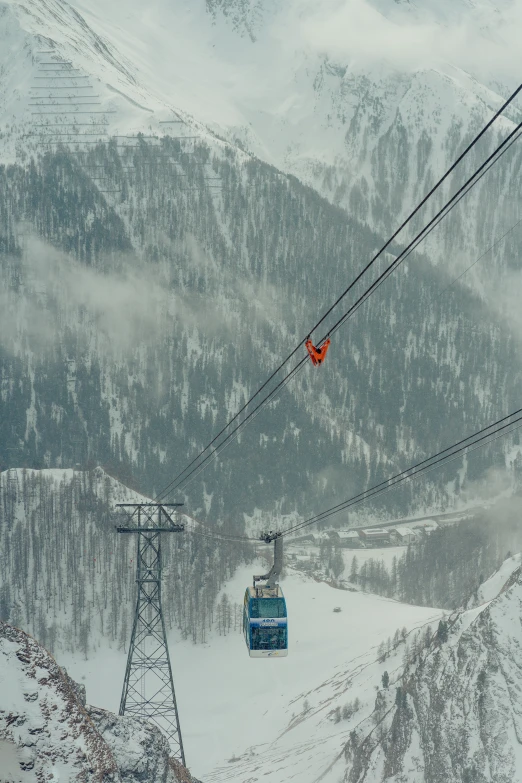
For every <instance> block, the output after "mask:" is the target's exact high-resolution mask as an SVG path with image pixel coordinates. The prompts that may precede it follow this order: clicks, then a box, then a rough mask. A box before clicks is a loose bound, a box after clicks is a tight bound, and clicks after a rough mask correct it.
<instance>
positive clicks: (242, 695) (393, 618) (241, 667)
mask: <svg viewBox="0 0 522 783" xmlns="http://www.w3.org/2000/svg"><path fill="white" fill-rule="evenodd" d="M255 570H256V565H255V564H254V565H253V566H252V567H251V568H248V569H246V568H244V569H241V570H240V571H238V573H237V574H236V575H235V576H234V578H233V579H232V580H231V581H230V582H229V583H228V584H227V585H226V586H225V587H224V588H223V589H224V591H226V592H227V594H228V595H230V596H231V597H232V598H233V599H234V600H238V601H239V600H241V597H242V594H243V592H244V589H245V586H246V585H247V584H249V583H250V582H251V578H252V573H253V572H255ZM283 590H284V592H285V596H286V599H287V604H288V612H289V634H290V652H289V656H288V658H285V659H281V660H278V661H262V660H259V661H258V660H257V659H250V658H249V657H248V654H247V652H246V649H245V644H244V640H243V638H242V636H241V635H240V633H239V632H235V633H233V634H232V635H229V636H219V635H218V634H216V633H213V634H212V636H210V637H209V642H208V643H207V644H205V645H197V646H194V645H192V644H191V643H190V642H188V641H182V640H180V639H179V637H178V636H177V635H176V634H171V636H170V639H169V645H170V654H171V658H172V661H173V667H174V678H175V687H176V696H177V700H178V705H179V710H180V717H181V729H182V735H183V742H184V746H185V753H186V758H187V763H188V766H189V768H190V769H191V771H192V772H193V773H194V774H195V775H197V777H199V778H201V779H202V780H204V781H210V780H214V779H216V780H218V779H219V780H223V781H224V780H227V781H230V783H232V781H236V780H237V781H238V782H239V781H240V780H241V781H242V780H243V778H242V777H241V774H242V773H241V772H240V770H242V769H243V767H242V765H239V764H238V765H236V764H234V763H230V764H229V763H228V761H229V759H231V758H233V757H235V756H237V755H238V754H243V753H244V749H245V747H252V748H253V747H254V746H255V747H257V748H259V746H263V745H264V744H265V743H272V742H273V741H274V738H275V737H277V736H278V735H280V734H284V732H285V730H286V728H287V726H288V724H289V722H292V720H293V718H294V717H295V716H296V715H299V714H300V713H302V711H303V705H304V702H305V700H308V701H309V702H310V705H311V709H312V710H313V712H314V714H317V715H318V716H319V719H321V721H322V723H321V726H322V728H321V735H320V736H321V742H323V740H324V742H325V743H326V744H325V746H324V748H323V751H322V752H321V754H319V755H318V756H317V759H316V760H315V761H314V767H313V769H314V770H321V769H323V768H324V764H325V763H326V761H327V760H329V757H330V755H331V753H332V752H333V749H335V748H336V747H337V746H338V743H339V731H338V730H337V729H336V730H335V731H334V730H332V725H331V722H330V721H329V720H328V719H327V718H326V716H327V714H328V712H329V711H330V710H331V709H333V707H334V706H335V704H336V703H337V702H336V701H335V699H336V698H337V699H338V700H340V702H341V703H343V702H344V701H347V700H348V699H353V698H354V697H355V695H357V694H354V695H352V693H351V691H350V690H349V689H348V685H347V683H348V681H349V680H350V679H351V678H353V677H354V674H355V673H356V672H363V671H364V669H365V667H366V665H368V664H369V663H371V662H372V661H374V660H375V658H376V648H377V646H378V645H379V643H380V642H381V641H385V640H386V639H387V637H389V636H393V634H394V632H395V631H396V630H397V629H401V628H402V627H403V626H407V627H408V628H413V627H417V626H421V625H423V624H425V623H427V622H429V621H436V620H438V618H439V617H440V616H441V611H440V610H436V609H429V608H426V607H415V606H408V605H403V604H399V603H397V602H395V601H391V600H388V599H385V598H380V597H378V596H374V595H370V594H362V593H351V592H344V591H341V590H335V589H333V588H331V587H329V586H328V585H326V584H324V583H316V582H314V581H313V580H309V579H306V578H303V577H302V576H300V575H297V574H295V573H293V572H291V571H290V572H289V575H288V577H287V578H286V579H285V580H284V582H283ZM337 606H339V607H341V609H342V611H341V612H334V611H333V609H334V607H337ZM62 661H63V663H64V664H65V666H66V667H67V669H68V671H70V673H71V675H72V676H73V677H74V678H75V679H77V680H78V681H81V682H83V683H85V685H86V688H87V696H88V700H89V701H90V702H93V703H95V704H98V705H100V706H102V707H105V708H106V709H110V710H115V709H116V708H117V705H118V701H119V698H120V695H121V686H122V683H123V674H124V668H125V655H124V654H123V653H122V652H116V651H114V650H108V649H106V648H105V649H103V647H102V648H101V649H99V650H98V651H97V653H96V654H95V656H94V657H92V658H90V659H89V660H87V661H85V660H81V659H80V658H79V657H78V656H71V655H67V656H64V657H62ZM377 680H378V675H377ZM375 684H376V680H375V675H374V676H373V680H372V679H371V678H370V679H369V680H368V681H366V678H364V677H363V678H362V680H361V685H360V689H359V690H358V691H357V693H360V697H362V695H363V693H364V692H365V691H367V690H369V692H373V686H374V685H375ZM300 733H301V729H298V730H295V731H293V732H292V733H291V734H290V735H289V737H288V742H289V744H287V745H286V746H284V747H286V748H287V750H288V749H289V748H292V749H293V750H295V748H294V746H293V742H294V741H295V738H296V737H297V736H299V735H300ZM344 733H346V732H344ZM271 747H272V745H271V744H269V748H271ZM293 750H292V752H293ZM258 752H261V750H259V749H258V750H256V751H255V753H258ZM271 752H272V751H268V756H267V757H270V753H271ZM247 756H248V754H247ZM292 758H293V759H294V760H293V761H292V760H291V759H290V757H289V760H288V767H287V768H286V769H287V771H288V770H289V769H290V768H291V767H292V766H295V757H294V756H292ZM308 763H311V760H310V758H307V759H304V760H303V763H302V764H301V765H300V766H299V770H300V771H301V777H300V778H297V779H300V780H301V783H309V781H310V782H311V781H312V780H313V779H314V778H313V777H312V773H311V772H310V773H307V772H305V770H306V769H307V766H308ZM321 765H323V766H321ZM218 768H224V771H221V772H219V773H218V772H213V773H212V775H213V776H211V775H210V773H211V772H212V771H213V770H214V771H215V770H216V769H218ZM296 769H297V767H296ZM269 770H271V777H267V781H272V780H273V781H274V783H282V781H284V780H286V778H285V777H284V776H283V773H282V772H281V771H280V767H279V766H278V765H277V766H272V765H271V764H270V763H269ZM278 770H279V771H278ZM267 771H268V770H267ZM286 774H287V772H285V775H286ZM288 774H289V773H288ZM216 775H217V777H215V776H216ZM288 779H291V778H288Z"/></svg>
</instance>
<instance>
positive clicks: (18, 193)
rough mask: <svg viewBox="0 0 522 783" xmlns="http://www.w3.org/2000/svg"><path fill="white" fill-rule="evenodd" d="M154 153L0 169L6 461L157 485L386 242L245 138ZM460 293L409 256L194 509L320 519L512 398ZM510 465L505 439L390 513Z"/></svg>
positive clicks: (483, 314)
mask: <svg viewBox="0 0 522 783" xmlns="http://www.w3.org/2000/svg"><path fill="white" fill-rule="evenodd" d="M154 144H157V145H158V146H153V142H148V141H147V140H146V139H143V138H139V139H137V140H135V145H136V146H133V147H132V148H131V149H127V148H124V147H122V146H121V144H120V143H118V142H117V140H113V141H112V142H111V143H110V144H108V145H105V144H99V145H94V146H93V147H92V148H91V150H90V151H89V152H77V153H72V152H68V151H66V150H61V151H57V152H56V153H54V154H46V155H44V156H43V157H41V158H39V159H38V160H31V161H29V162H28V163H27V165H24V166H21V165H18V166H9V167H3V168H1V169H0V236H1V247H2V265H1V275H2V311H1V315H0V319H1V326H2V329H1V343H0V378H1V395H0V422H1V424H0V426H1V427H2V431H1V437H0V462H1V464H2V466H3V467H4V468H5V467H9V466H24V465H26V466H29V467H38V468H40V467H60V466H63V467H67V466H70V465H71V464H73V463H79V464H80V465H81V466H82V467H83V466H86V465H95V464H104V465H108V466H111V469H112V470H113V471H117V473H118V475H120V476H124V477H126V478H127V479H129V477H132V480H133V481H134V483H135V484H136V485H137V486H139V487H140V488H141V489H142V490H144V491H146V492H147V493H148V494H151V495H152V494H153V493H154V492H156V491H158V490H159V489H161V488H162V487H163V486H164V485H165V484H166V483H167V482H168V481H169V480H170V479H171V478H172V477H173V475H175V474H176V473H177V472H178V471H179V469H181V468H182V467H183V466H184V465H185V464H186V462H187V461H188V460H189V459H190V458H192V456H193V455H194V454H195V453H196V451H197V450H198V449H199V448H200V447H202V446H203V445H204V444H205V443H206V442H207V441H208V440H209V439H210V437H211V436H212V435H213V434H214V433H215V432H216V431H218V430H219V429H220V427H221V426H222V425H223V423H224V422H225V421H226V420H227V418H228V417H229V416H230V415H231V414H233V413H235V412H236V411H237V410H238V408H239V407H240V406H241V405H242V404H243V402H244V401H245V400H246V399H247V397H248V396H249V395H250V394H251V393H252V392H253V391H254V390H255V389H256V388H257V387H258V385H259V384H260V383H261V382H262V381H263V380H264V379H265V378H266V377H267V375H268V374H269V372H270V371H271V370H272V369H273V368H274V366H276V365H277V363H278V362H279V360H280V359H281V358H282V357H284V356H286V355H287V353H288V352H289V351H290V350H291V349H292V348H293V346H294V345H295V344H296V342H297V340H300V339H302V338H303V337H304V336H305V335H306V333H307V330H308V329H309V328H310V325H312V324H313V323H314V322H315V320H316V319H317V317H318V316H319V315H320V314H322V312H324V310H325V309H326V307H327V306H328V305H329V304H330V303H331V302H332V301H333V300H334V299H335V298H336V296H337V295H338V294H339V292H340V291H341V290H343V289H344V288H345V287H346V285H347V284H348V283H349V282H350V280H351V279H352V278H353V276H354V273H355V272H356V271H358V270H359V269H360V268H361V267H362V265H363V264H364V263H365V262H366V261H367V260H368V258H369V257H370V254H371V253H372V252H373V251H375V249H376V248H377V247H379V245H380V243H381V239H380V238H379V237H377V236H376V235H374V234H373V233H372V232H370V231H369V230H368V229H367V228H364V227H363V226H362V225H361V224H358V223H356V222H355V221H354V220H352V219H351V218H350V217H348V216H347V215H346V213H345V212H343V211H342V210H340V209H337V208H335V207H333V206H331V205H330V204H328V203H327V202H326V201H324V200H323V199H321V198H320V197H319V196H318V195H317V194H316V193H314V192H313V191H312V190H310V189H308V188H306V187H304V186H302V185H301V184H300V183H299V182H298V181H296V180H295V179H293V178H291V177H286V176H284V175H282V174H280V173H278V172H277V171H276V170H275V169H272V168H270V167H269V166H267V165H265V164H263V163H260V162H259V161H256V160H255V159H251V158H248V157H246V156H244V155H242V154H240V153H238V152H235V151H234V150H232V149H231V148H229V147H226V146H223V147H216V148H214V149H210V148H208V147H206V146H205V145H203V144H197V145H196V146H195V148H194V152H193V154H187V153H186V151H184V150H186V148H184V150H182V149H181V147H180V145H179V142H177V141H175V140H169V139H163V140H161V142H154ZM210 177H216V178H218V179H210ZM388 260H389V257H388ZM383 263H384V262H381V263H380V266H379V269H382V268H383ZM444 285H445V279H444V278H441V276H440V274H439V273H438V272H437V270H436V269H434V268H433V267H432V266H431V265H430V263H429V261H428V259H426V258H424V257H422V256H417V257H415V258H414V257H411V259H410V260H409V261H408V263H407V264H405V265H403V266H402V267H401V268H400V270H399V271H398V272H397V273H396V274H395V275H394V276H392V277H391V278H390V279H389V280H388V281H387V282H386V283H385V284H384V285H383V286H381V287H380V288H379V289H378V291H377V293H376V294H375V295H374V296H372V297H371V299H370V300H369V302H368V303H367V304H365V305H364V306H363V307H362V308H360V309H359V310H358V312H357V314H356V316H355V317H354V318H353V319H351V320H350V321H349V322H348V324H346V325H345V326H344V327H343V328H342V330H341V331H339V332H338V333H337V334H336V335H335V336H334V340H333V344H332V347H331V350H330V354H329V356H328V361H327V363H326V364H325V365H324V366H323V367H321V368H319V369H318V370H314V369H313V368H312V367H311V366H307V367H306V368H305V369H304V371H303V372H302V373H301V374H300V375H299V376H298V379H297V380H296V381H294V382H292V383H291V384H290V385H288V386H287V387H286V388H285V389H284V390H283V392H282V393H281V394H280V395H279V397H278V398H277V399H276V400H275V401H274V402H272V403H271V404H270V405H269V406H268V409H267V410H265V411H264V412H263V413H262V414H261V415H260V416H258V417H257V418H256V419H255V421H254V422H253V423H252V424H251V425H250V426H249V428H248V429H247V430H245V432H244V433H243V434H242V435H240V437H239V438H238V440H237V442H236V443H234V444H233V445H231V446H230V448H228V449H227V451H226V452H225V453H224V455H223V457H222V458H220V459H218V460H215V461H213V462H212V463H211V466H210V467H209V468H208V470H207V471H206V473H205V474H203V476H202V477H200V478H198V479H197V480H196V481H195V482H193V483H192V484H191V485H190V487H189V488H188V490H187V495H186V499H187V500H188V501H189V503H190V508H191V509H192V510H193V511H195V512H197V513H198V514H201V515H208V516H209V517H211V518H213V519H219V520H221V521H223V520H226V521H227V524H229V525H235V526H237V527H238V528H241V525H242V519H243V518H242V513H243V512H247V513H252V512H253V511H254V509H255V508H260V509H264V510H269V511H278V512H281V511H283V512H290V511H294V510H297V511H298V512H299V513H307V512H308V511H310V510H311V509H312V508H318V507H319V508H320V507H324V506H325V504H327V503H329V502H330V500H332V499H335V498H342V497H346V496H348V495H349V494H350V493H351V492H353V491H356V490H359V489H360V488H361V487H362V486H364V485H366V484H367V483H368V482H369V481H374V480H375V479H378V478H381V477H382V476H384V475H386V474H387V473H388V472H390V471H395V469H396V468H397V467H404V466H405V465H406V464H409V463H411V462H413V461H414V460H415V459H417V458H419V457H422V456H425V455H426V454H428V453H431V452H433V451H435V450H437V448H438V447H440V446H444V445H446V444H448V443H450V442H453V440H454V439H455V435H457V436H460V435H465V434H467V433H468V432H471V431H473V430H474V429H475V428H476V427H478V426H479V425H481V424H484V423H486V422H489V421H491V420H492V419H494V418H496V417H497V415H499V414H501V413H504V412H506V411H507V410H508V409H509V408H510V407H511V408H513V407H516V401H517V399H518V398H517V389H518V386H519V378H520V364H519V359H518V351H517V346H516V343H515V341H514V340H513V339H512V337H511V336H510V334H509V333H508V332H507V331H506V329H505V328H504V326H503V325H501V324H499V321H498V318H497V317H496V316H495V315H494V314H491V313H490V312H489V311H488V310H487V309H485V308H484V307H483V306H482V305H481V304H480V302H479V301H478V300H475V299H473V297H472V296H471V295H470V294H469V293H466V292H465V291H464V290H462V289H459V288H458V286H453V287H452V289H451V290H450V291H446V292H443V291H442V289H443V288H444ZM362 290H363V289H362V286H361V285H359V286H358V287H356V289H355V290H354V291H353V293H352V294H350V296H349V297H347V300H346V306H348V305H349V304H350V303H351V302H353V301H354V298H355V296H356V294H357V293H358V292H360V291H362ZM335 315H336V314H335V313H334V314H332V316H331V320H330V321H329V322H327V323H326V324H325V325H324V326H325V327H326V328H325V331H326V329H327V328H328V325H329V324H331V323H333V319H335ZM316 336H317V335H316ZM495 454H496V456H495ZM492 460H493V461H495V460H496V461H497V462H498V463H499V464H500V465H502V466H503V465H504V464H505V459H504V456H503V447H502V445H496V446H494V447H492V449H491V450H490V451H488V452H486V451H484V453H483V454H480V453H479V454H478V456H476V457H474V458H473V460H471V459H470V460H469V463H467V464H466V465H465V466H464V469H463V470H462V471H460V473H459V478H458V480H457V481H456V482H455V484H452V485H447V484H446V483H445V482H446V481H447V479H448V478H452V479H453V477H454V476H455V472H454V469H453V468H449V471H448V472H447V473H446V475H445V476H442V475H440V476H439V475H435V474H432V476H433V478H432V480H431V483H428V482H426V483H425V484H424V485H423V487H422V489H421V488H415V489H412V488H410V487H406V488H405V489H404V490H403V491H402V493H400V492H396V493H393V495H392V494H390V495H388V496H387V497H386V508H387V509H390V510H395V511H397V510H405V509H406V508H414V507H418V506H423V505H426V504H430V503H434V502H437V503H442V504H444V502H446V499H447V497H448V491H449V492H452V491H453V490H455V489H456V490H457V491H458V489H459V484H460V483H462V482H464V481H465V480H466V479H470V478H471V479H474V478H477V477H480V476H481V474H482V472H483V469H484V467H485V466H487V465H489V464H491V461H492Z"/></svg>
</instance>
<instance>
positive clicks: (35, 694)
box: [0, 621, 197, 783]
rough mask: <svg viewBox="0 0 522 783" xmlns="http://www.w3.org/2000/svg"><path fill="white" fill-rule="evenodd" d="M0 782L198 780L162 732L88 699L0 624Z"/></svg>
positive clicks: (37, 648)
mask: <svg viewBox="0 0 522 783" xmlns="http://www.w3.org/2000/svg"><path fill="white" fill-rule="evenodd" d="M0 694H1V695H0V779H1V780H2V781H3V782H4V783H7V781H9V783H32V781H40V780H55V781H66V782H67V783H74V782H75V781H78V783H79V782H80V781H82V783H95V782H96V783H102V781H103V783H138V781H140V783H197V782H196V781H194V779H193V778H192V777H191V776H190V774H189V772H188V770H186V769H185V768H184V767H182V766H181V765H180V764H179V763H178V762H176V761H175V760H174V759H171V758H170V753H169V745H168V742H167V740H166V738H165V737H164V736H163V735H162V734H161V732H160V730H159V729H158V728H156V727H154V726H152V725H151V724H148V723H147V722H146V721H143V720H141V719H139V718H131V717H119V716H116V715H113V714H111V713H109V712H107V711H105V710H101V709H99V708H96V707H91V706H88V705H87V704H86V694H85V687H84V686H81V685H78V684H77V683H75V682H74V681H73V680H72V679H71V678H70V677H69V676H68V674H67V672H66V671H65V669H63V668H61V667H60V666H59V665H58V664H57V662H56V660H55V659H54V658H53V657H52V655H50V653H48V652H47V650H45V648H43V647H42V646H41V645H39V644H38V642H36V641H35V640H34V639H33V638H32V637H31V636H29V635H28V634H26V633H24V632H23V631H21V630H19V629H18V628H14V627H13V626H10V625H7V624H6V623H4V622H1V621H0Z"/></svg>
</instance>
